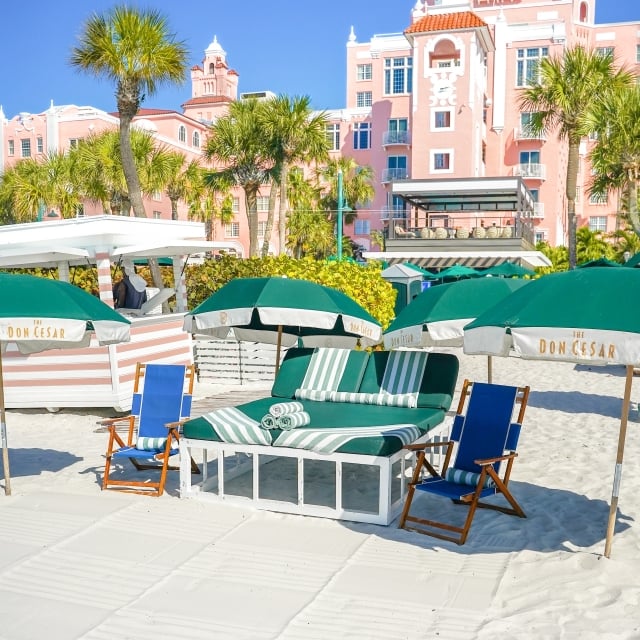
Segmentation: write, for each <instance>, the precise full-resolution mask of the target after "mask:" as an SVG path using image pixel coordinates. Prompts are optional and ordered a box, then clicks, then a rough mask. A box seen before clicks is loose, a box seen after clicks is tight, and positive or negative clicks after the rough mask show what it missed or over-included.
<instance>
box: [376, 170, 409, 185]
mask: <svg viewBox="0 0 640 640" xmlns="http://www.w3.org/2000/svg"><path fill="white" fill-rule="evenodd" d="M408 177H409V169H406V168H405V169H397V168H396V169H384V171H383V172H382V182H391V181H392V180H406V179H407V178H408Z"/></svg>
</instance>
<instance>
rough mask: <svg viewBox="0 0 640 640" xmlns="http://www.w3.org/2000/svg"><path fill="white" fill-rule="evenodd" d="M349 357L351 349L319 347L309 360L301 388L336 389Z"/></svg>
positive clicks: (316, 389) (315, 389)
mask: <svg viewBox="0 0 640 640" xmlns="http://www.w3.org/2000/svg"><path fill="white" fill-rule="evenodd" d="M348 358H349V349H334V348H330V347H319V348H317V349H316V350H315V351H314V352H313V354H312V356H311V358H310V361H309V366H308V368H307V372H306V373H305V376H304V379H303V380H302V385H301V386H300V389H303V390H310V389H313V390H314V391H336V390H337V388H338V385H339V384H340V380H341V379H342V374H343V373H344V369H345V367H346V365H347V359H348Z"/></svg>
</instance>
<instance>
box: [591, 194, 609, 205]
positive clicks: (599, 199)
mask: <svg viewBox="0 0 640 640" xmlns="http://www.w3.org/2000/svg"><path fill="white" fill-rule="evenodd" d="M589 204H607V194H606V193H592V194H591V195H590V196H589Z"/></svg>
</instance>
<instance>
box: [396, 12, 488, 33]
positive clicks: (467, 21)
mask: <svg viewBox="0 0 640 640" xmlns="http://www.w3.org/2000/svg"><path fill="white" fill-rule="evenodd" d="M486 26H487V23H486V22H485V21H484V20H482V19H481V18H479V17H478V16H477V15H476V14H475V13H473V12H472V11H459V12H457V13H440V14H437V15H430V16H429V15H427V16H424V17H423V18H420V20H417V21H416V22H414V23H413V24H412V25H411V26H410V27H409V28H408V29H406V30H405V33H427V32H429V31H459V30H460V29H475V28H477V27H486Z"/></svg>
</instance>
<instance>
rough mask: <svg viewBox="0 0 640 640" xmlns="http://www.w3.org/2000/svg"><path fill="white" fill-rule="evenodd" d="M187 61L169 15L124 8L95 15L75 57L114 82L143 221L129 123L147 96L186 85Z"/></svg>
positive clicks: (123, 148)
mask: <svg viewBox="0 0 640 640" xmlns="http://www.w3.org/2000/svg"><path fill="white" fill-rule="evenodd" d="M187 61H188V50H187V48H186V46H185V45H184V43H182V42H179V41H177V40H175V39H174V37H173V34H172V33H171V31H170V30H169V25H168V23H167V20H166V18H165V17H163V16H162V15H161V14H160V13H159V12H158V11H155V10H148V11H145V10H139V9H136V8H133V7H128V6H126V5H124V4H123V5H118V6H116V7H114V8H113V9H111V10H109V11H108V12H106V13H105V14H103V15H100V14H97V13H96V14H93V15H92V16H91V17H90V18H89V19H88V20H87V22H86V24H85V25H84V28H83V30H82V32H81V34H80V37H79V43H78V44H77V46H75V47H74V48H73V50H72V53H71V64H72V65H73V66H74V67H77V68H78V69H81V70H83V71H86V72H88V73H91V74H93V75H94V76H96V77H98V78H106V79H108V80H111V81H113V82H115V85H116V91H115V96H116V103H117V107H118V117H119V120H120V154H121V159H122V168H123V171H124V176H125V180H126V184H127V193H128V197H129V198H130V201H131V204H132V206H133V212H134V215H135V216H137V217H145V210H144V203H143V201H142V189H141V186H140V178H139V175H138V171H137V169H136V165H135V160H134V156H133V151H132V148H131V139H130V132H131V122H132V120H133V118H134V117H135V116H136V114H137V113H138V110H139V109H140V105H141V104H142V102H143V100H144V99H145V97H148V96H152V95H154V94H155V93H156V91H157V90H158V88H159V86H160V85H162V84H164V83H172V84H181V83H183V82H184V80H185V73H186V68H187ZM149 266H150V267H151V272H152V274H153V282H154V285H155V286H157V287H162V274H161V272H160V268H159V266H158V264H157V261H156V260H152V261H150V262H149Z"/></svg>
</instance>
